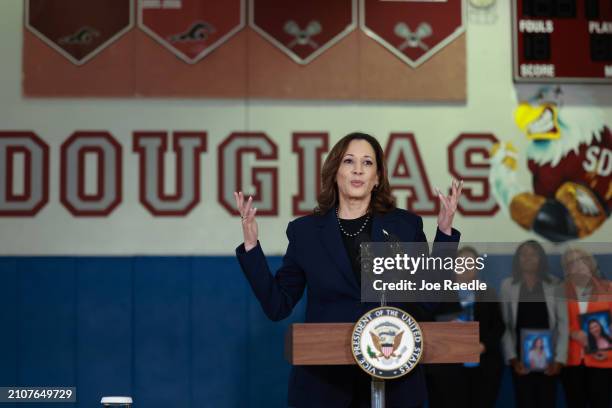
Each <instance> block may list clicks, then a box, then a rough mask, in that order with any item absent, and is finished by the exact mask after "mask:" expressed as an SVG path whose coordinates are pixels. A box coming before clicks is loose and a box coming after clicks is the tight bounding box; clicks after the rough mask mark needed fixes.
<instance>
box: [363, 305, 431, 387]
mask: <svg viewBox="0 0 612 408" xmlns="http://www.w3.org/2000/svg"><path fill="white" fill-rule="evenodd" d="M351 350H352V352H353V357H354V358H355V361H356V362H357V365H359V367H361V369H363V370H364V371H365V372H367V373H368V374H370V375H372V376H374V377H377V378H382V379H391V378H398V377H401V376H403V375H405V374H408V373H409V372H410V371H412V369H413V368H414V367H416V365H417V364H418V362H419V361H420V359H421V355H422V354H423V333H422V331H421V328H420V327H419V324H418V323H417V321H416V320H415V319H414V318H413V317H412V316H411V315H409V314H408V313H406V312H405V311H403V310H401V309H398V308H396V307H389V306H383V307H379V308H376V309H372V310H370V311H369V312H367V313H366V314H364V315H363V316H362V317H361V318H360V319H359V320H358V321H357V323H355V326H354V327H353V333H352V336H351Z"/></svg>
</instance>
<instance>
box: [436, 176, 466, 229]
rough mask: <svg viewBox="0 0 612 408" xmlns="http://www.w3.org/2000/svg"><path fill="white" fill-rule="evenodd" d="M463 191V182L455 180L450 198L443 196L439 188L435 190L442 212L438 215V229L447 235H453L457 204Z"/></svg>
mask: <svg viewBox="0 0 612 408" xmlns="http://www.w3.org/2000/svg"><path fill="white" fill-rule="evenodd" d="M462 189H463V180H461V182H459V181H457V180H455V179H453V181H452V189H451V194H450V195H449V196H446V195H444V194H442V192H441V191H440V190H438V188H436V189H435V190H436V193H437V194H438V198H440V204H441V205H440V212H439V213H438V228H439V229H440V231H442V232H443V233H445V234H446V235H451V229H452V226H453V217H455V212H457V203H458V202H459V197H461V190H462Z"/></svg>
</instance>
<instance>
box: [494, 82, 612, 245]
mask: <svg viewBox="0 0 612 408" xmlns="http://www.w3.org/2000/svg"><path fill="white" fill-rule="evenodd" d="M532 92H533V91H532ZM526 99H527V100H525V101H521V102H520V103H519V104H518V107H517V108H516V111H515V114H514V120H515V122H516V125H517V126H518V128H519V129H520V130H521V132H522V133H523V134H524V135H525V136H526V138H527V141H528V145H527V148H526V151H525V156H526V158H527V167H528V169H529V172H530V173H531V180H532V182H531V188H528V187H526V186H525V185H522V184H521V183H520V182H519V180H518V178H517V167H518V166H517V164H518V163H519V160H518V159H519V152H518V150H517V149H516V147H515V146H514V145H513V144H512V143H511V142H502V143H497V144H496V145H494V146H493V149H492V151H491V169H490V173H489V183H490V185H491V189H492V193H493V194H494V196H495V198H496V200H497V202H498V204H499V206H500V207H501V208H502V210H504V211H506V212H507V213H509V215H510V216H511V218H512V219H513V220H514V221H515V222H516V223H517V224H519V225H520V226H521V227H523V228H524V229H526V230H530V231H533V232H535V233H537V234H539V235H541V236H543V237H545V238H546V239H548V240H550V241H552V242H563V241H567V240H572V239H578V238H583V237H586V236H588V235H590V234H592V233H593V232H594V231H596V230H597V229H598V228H599V227H601V225H602V224H603V223H604V222H605V221H606V219H607V218H608V216H609V214H610V204H611V199H612V183H611V181H612V176H611V173H612V135H611V133H610V129H609V128H608V126H606V124H605V123H604V120H603V117H602V115H601V113H599V111H598V109H597V107H596V106H593V105H592V104H589V103H584V100H585V98H583V97H581V98H580V99H581V100H582V102H583V103H581V104H580V105H576V106H564V99H566V98H564V94H563V90H562V89H561V88H560V87H558V86H551V87H541V88H538V89H537V90H536V91H535V92H533V95H530V97H528V98H526Z"/></svg>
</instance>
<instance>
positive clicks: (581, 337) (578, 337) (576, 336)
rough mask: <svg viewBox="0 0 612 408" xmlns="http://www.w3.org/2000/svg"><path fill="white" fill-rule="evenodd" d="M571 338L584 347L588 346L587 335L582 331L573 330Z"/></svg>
mask: <svg viewBox="0 0 612 408" xmlns="http://www.w3.org/2000/svg"><path fill="white" fill-rule="evenodd" d="M570 337H571V338H572V340H575V341H577V342H578V343H580V344H582V346H586V345H587V334H586V333H585V332H584V331H582V330H573V331H572V332H571V333H570Z"/></svg>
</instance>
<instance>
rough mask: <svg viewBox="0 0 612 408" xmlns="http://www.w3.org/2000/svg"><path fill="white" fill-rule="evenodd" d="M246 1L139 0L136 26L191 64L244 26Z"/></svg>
mask: <svg viewBox="0 0 612 408" xmlns="http://www.w3.org/2000/svg"><path fill="white" fill-rule="evenodd" d="M245 10H246V5H245V0H224V1H223V2H219V1H217V0H140V1H139V3H138V26H139V27H140V29H142V30H143V31H144V32H145V33H147V34H148V35H150V36H151V37H152V38H153V39H155V40H156V41H157V42H159V43H160V44H161V45H163V46H164V47H166V48H167V49H168V50H170V51H171V52H172V53H174V54H175V55H176V56H177V57H179V58H180V59H182V60H183V61H185V62H187V63H190V64H194V63H196V62H198V61H200V60H201V59H202V58H204V57H205V56H206V55H208V54H210V53H211V52H212V51H213V50H215V49H216V48H218V47H220V46H221V45H222V44H223V43H225V42H226V41H228V40H229V39H230V38H231V37H232V36H234V35H235V34H236V33H237V32H238V31H240V30H241V29H242V28H244V26H245Z"/></svg>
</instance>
